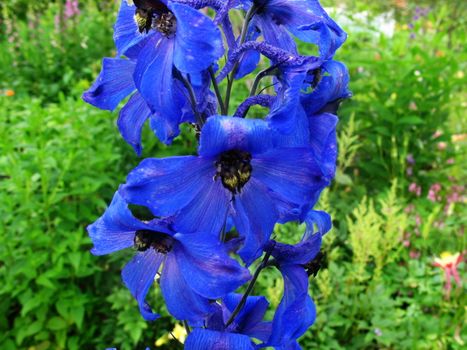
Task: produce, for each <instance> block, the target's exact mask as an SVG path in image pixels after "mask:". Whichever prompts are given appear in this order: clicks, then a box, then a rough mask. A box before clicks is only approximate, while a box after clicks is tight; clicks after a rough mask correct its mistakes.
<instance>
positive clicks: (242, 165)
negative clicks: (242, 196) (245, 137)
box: [214, 150, 253, 194]
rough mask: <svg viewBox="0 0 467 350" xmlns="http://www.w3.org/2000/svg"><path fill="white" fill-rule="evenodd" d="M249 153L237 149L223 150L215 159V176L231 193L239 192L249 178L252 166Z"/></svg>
mask: <svg viewBox="0 0 467 350" xmlns="http://www.w3.org/2000/svg"><path fill="white" fill-rule="evenodd" d="M250 161H251V154H250V153H248V152H244V151H239V150H231V151H227V152H224V153H222V154H221V155H220V157H219V159H218V160H217V161H216V176H215V177H214V178H215V179H218V178H219V177H220V178H221V180H222V185H223V186H224V187H225V188H227V189H228V190H229V191H230V192H232V193H233V194H236V193H240V191H241V189H242V188H243V186H245V184H246V183H247V182H248V180H250V177H251V172H252V170H253V168H252V167H251V164H250Z"/></svg>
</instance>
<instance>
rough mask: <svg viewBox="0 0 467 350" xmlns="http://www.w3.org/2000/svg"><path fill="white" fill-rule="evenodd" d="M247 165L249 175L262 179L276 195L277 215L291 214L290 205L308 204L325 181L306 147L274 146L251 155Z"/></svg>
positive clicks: (315, 196)
mask: <svg viewBox="0 0 467 350" xmlns="http://www.w3.org/2000/svg"><path fill="white" fill-rule="evenodd" d="M251 166H252V168H253V173H252V178H255V179H257V180H258V181H260V182H261V183H263V184H264V185H265V186H266V187H267V188H268V189H270V190H271V191H272V192H273V195H274V197H275V198H277V199H278V201H277V205H278V206H279V207H282V209H281V215H287V214H291V213H290V210H292V209H293V208H295V209H300V208H302V207H303V206H312V205H313V204H314V202H315V201H316V200H317V194H319V192H320V191H321V190H322V189H323V188H324V187H325V186H327V185H328V182H329V181H328V180H326V179H325V178H324V177H323V173H322V171H321V168H320V166H319V164H318V163H317V161H316V159H315V157H314V155H313V153H312V151H311V150H310V149H307V148H279V149H274V150H271V151H270V152H267V153H263V154H260V155H258V156H257V157H256V158H253V159H252V161H251ZM281 202H282V203H281ZM283 210H286V212H282V211H283ZM294 214H297V213H294Z"/></svg>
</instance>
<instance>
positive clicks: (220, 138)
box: [198, 116, 272, 156]
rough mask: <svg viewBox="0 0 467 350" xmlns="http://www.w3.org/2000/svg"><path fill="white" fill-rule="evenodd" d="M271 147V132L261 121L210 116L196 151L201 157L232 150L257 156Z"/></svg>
mask: <svg viewBox="0 0 467 350" xmlns="http://www.w3.org/2000/svg"><path fill="white" fill-rule="evenodd" d="M271 147H272V138H271V132H270V129H269V127H268V124H267V123H266V122H264V121H263V120H259V119H243V118H231V117H224V116H212V117H210V118H209V119H208V120H207V122H206V124H205V125H204V127H203V129H202V133H201V140H200V144H199V150H198V151H199V154H200V155H201V156H215V155H218V154H220V153H222V152H225V151H228V150H232V149H237V150H243V151H247V152H250V153H252V154H258V153H262V152H265V151H266V150H268V149H270V148H271Z"/></svg>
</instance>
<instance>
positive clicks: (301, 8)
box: [271, 0, 347, 59]
mask: <svg viewBox="0 0 467 350" xmlns="http://www.w3.org/2000/svg"><path fill="white" fill-rule="evenodd" d="M271 2H277V3H280V0H272V1H271ZM287 3H288V5H289V7H290V9H291V10H292V16H291V17H290V19H289V20H288V22H287V23H286V26H287V29H289V30H290V31H291V32H292V33H293V34H294V35H295V36H297V37H298V38H299V39H300V40H302V41H305V42H309V43H313V44H315V45H318V46H319V51H320V56H321V57H322V58H324V59H328V58H330V57H332V56H333V55H334V53H335V51H336V50H337V49H338V48H339V47H340V46H341V45H342V44H343V43H344V41H345V39H346V38H347V35H346V34H345V32H344V31H343V30H342V29H341V28H340V27H339V26H338V25H337V24H336V23H335V22H334V21H333V20H332V19H331V18H330V17H329V16H328V14H327V13H326V11H324V9H323V8H322V7H321V5H320V3H319V1H317V0H305V1H303V0H290V1H288V2H287ZM293 13H295V15H294V14H293Z"/></svg>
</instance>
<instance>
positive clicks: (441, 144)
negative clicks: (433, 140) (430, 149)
mask: <svg viewBox="0 0 467 350" xmlns="http://www.w3.org/2000/svg"><path fill="white" fill-rule="evenodd" d="M437 146H438V149H439V150H440V151H444V150H445V149H446V148H447V147H448V144H447V143H446V142H438V145H437Z"/></svg>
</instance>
